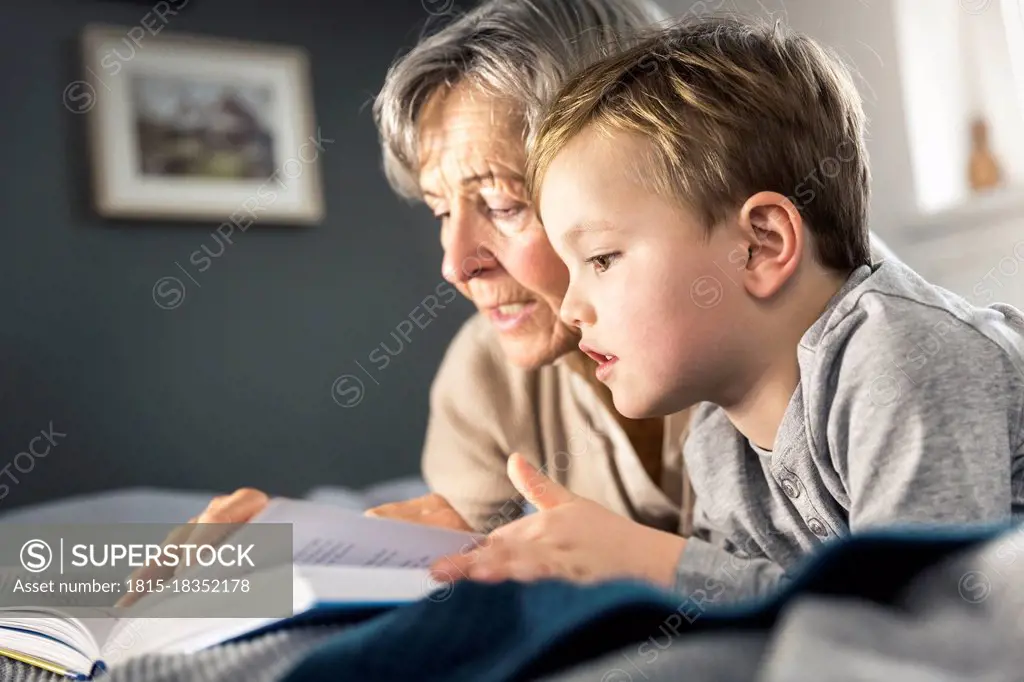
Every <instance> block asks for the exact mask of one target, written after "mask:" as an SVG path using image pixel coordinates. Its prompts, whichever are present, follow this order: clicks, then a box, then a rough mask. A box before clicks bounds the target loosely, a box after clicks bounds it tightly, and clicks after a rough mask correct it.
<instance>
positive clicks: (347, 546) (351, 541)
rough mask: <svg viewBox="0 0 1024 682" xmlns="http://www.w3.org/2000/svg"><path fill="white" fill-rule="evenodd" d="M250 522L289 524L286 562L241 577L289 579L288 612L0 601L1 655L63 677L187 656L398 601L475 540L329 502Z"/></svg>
mask: <svg viewBox="0 0 1024 682" xmlns="http://www.w3.org/2000/svg"><path fill="white" fill-rule="evenodd" d="M259 523H290V524H291V525H292V532H293V535H292V538H293V544H292V563H283V564H280V565H277V566H273V567H269V568H261V569H258V570H255V571H253V572H251V573H249V574H246V575H244V576H242V577H243V578H244V579H246V580H248V581H249V583H248V584H249V585H251V586H252V589H254V590H255V589H257V588H258V587H259V586H260V585H271V584H273V585H281V584H282V582H281V581H283V580H290V581H292V611H291V614H290V615H286V616H282V617H237V618H232V617H224V618H221V617H211V618H196V617H184V616H182V617H179V616H177V615H175V614H187V613H188V612H189V611H188V603H189V600H190V599H191V600H196V599H200V598H201V599H203V600H204V602H203V606H204V611H206V612H209V611H210V610H211V608H212V609H213V610H214V611H216V602H213V603H212V604H211V602H210V601H208V600H216V599H218V598H220V599H227V598H228V595H217V594H204V595H198V594H192V595H189V594H175V595H172V596H166V595H153V594H151V595H148V596H146V597H143V598H142V599H141V600H139V602H138V603H137V604H135V605H133V606H132V607H131V609H130V612H131V616H125V615H124V613H125V609H118V608H114V606H113V604H111V607H110V608H100V607H90V608H89V609H85V610H84V612H85V613H87V614H89V615H86V616H83V615H81V614H82V613H83V609H80V608H79V609H69V608H65V609H62V608H60V607H53V606H46V607H33V608H13V607H4V608H0V655H4V656H8V657H10V658H14V659H17V660H21V661H24V662H26V663H29V664H32V665H35V666H38V667H40V668H44V669H47V670H50V671H52V672H57V673H60V674H63V675H67V676H69V677H74V678H77V679H89V678H91V677H92V676H93V675H94V674H95V673H96V672H98V671H99V670H103V669H106V668H110V667H112V666H114V665H117V664H118V663H120V662H123V661H126V660H128V659H130V658H134V657H136V656H140V655H143V654H148V653H180V652H185V653H187V652H193V651H198V650H200V649H204V648H206V647H210V646H214V645H216V644H220V643H223V642H227V641H230V640H233V639H237V638H241V637H246V636H252V635H253V634H256V633H258V632H262V631H265V630H269V629H273V628H275V627H280V626H282V625H284V624H287V623H288V622H292V621H294V620H297V619H304V618H305V619H308V618H313V617H317V616H322V615H325V614H327V615H330V614H332V613H334V614H336V613H337V612H338V611H340V610H364V609H371V608H372V609H380V608H389V607H393V606H398V605H401V604H405V603H409V602H412V601H416V600H418V599H420V598H422V597H425V596H427V595H428V594H430V593H432V592H434V591H435V590H437V589H439V588H441V587H442V586H441V585H439V584H438V583H436V582H434V581H433V580H432V579H431V578H430V576H429V573H428V571H427V568H428V567H429V566H430V564H431V563H433V562H434V561H435V560H436V559H438V558H440V557H442V556H445V555H448V554H455V553H457V552H459V551H461V550H463V549H464V548H466V547H468V546H472V545H473V544H474V543H475V542H476V541H477V540H478V539H479V536H477V535H474V534H471V533H463V532H459V531H453V530H447V529H442V528H432V527H429V526H422V525H417V524H412V523H406V522H402V521H392V520H388V519H378V518H371V517H366V516H364V515H362V514H361V513H359V512H354V511H349V510H345V509H340V508H337V507H332V506H329V505H324V504H319V503H315V502H306V501H301V500H290V499H284V498H276V499H274V500H271V502H270V504H269V505H268V506H267V508H266V509H265V510H264V511H263V512H261V513H260V514H259V515H257V516H256V517H255V518H253V519H252V521H251V522H250V525H249V527H252V526H253V525H254V524H259ZM247 529H248V527H246V526H243V527H242V528H241V529H240V530H238V531H236V532H235V533H234V534H233V535H232V536H231V540H232V541H235V540H236V539H238V538H242V537H244V535H243V534H244V533H245V532H246V530H247ZM190 570H191V569H190ZM186 575H188V574H186ZM19 577H20V578H24V577H25V573H24V572H21V573H20V574H17V573H11V572H8V573H6V574H4V575H3V576H2V577H0V587H2V586H3V585H4V583H5V582H7V581H10V580H16V579H18V578H19ZM228 579H239V577H238V576H236V577H234V578H228ZM8 589H9V588H8ZM111 601H113V599H111ZM193 603H195V602H194V601H193ZM225 603H226V602H225ZM66 606H67V607H74V606H76V602H75V601H74V595H68V599H67V602H66ZM69 612H73V613H75V614H76V615H75V616H72V615H70V613H69ZM119 616H120V617H119Z"/></svg>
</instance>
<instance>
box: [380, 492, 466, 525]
mask: <svg viewBox="0 0 1024 682" xmlns="http://www.w3.org/2000/svg"><path fill="white" fill-rule="evenodd" d="M366 515H367V516H374V517H377V518H384V519H396V520H398V521H410V522H412V523H422V524H424V525H426V526H437V527H438V528H451V529H453V530H464V531H472V530H473V529H472V528H470V526H469V524H468V523H466V522H465V520H463V518H462V517H461V516H459V512H457V511H455V508H454V507H452V506H451V505H450V504H448V500H446V499H444V498H443V497H442V496H440V495H438V494H437V493H430V494H428V495H422V496H420V497H414V498H412V499H411V500H403V501H401V502H392V503H390V504H382V505H380V506H379V507H373V508H372V509H367V510H366Z"/></svg>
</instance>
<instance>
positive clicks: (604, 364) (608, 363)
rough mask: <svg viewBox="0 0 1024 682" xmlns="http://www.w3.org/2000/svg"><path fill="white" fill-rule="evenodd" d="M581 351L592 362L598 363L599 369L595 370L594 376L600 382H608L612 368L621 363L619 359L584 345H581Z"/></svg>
mask: <svg viewBox="0 0 1024 682" xmlns="http://www.w3.org/2000/svg"><path fill="white" fill-rule="evenodd" d="M580 350H581V351H583V352H584V353H586V354H587V355H588V356H589V357H590V359H591V360H593V361H594V362H596V363H597V369H595V370H594V376H595V377H597V380H598V381H606V380H607V379H608V376H609V374H611V371H612V367H613V366H614V365H615V363H617V362H618V361H619V358H618V357H616V356H614V355H610V354H608V353H602V352H600V351H597V350H594V349H593V348H591V347H590V346H587V345H586V344H583V343H581V344H580Z"/></svg>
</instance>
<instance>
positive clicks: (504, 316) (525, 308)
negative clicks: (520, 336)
mask: <svg viewBox="0 0 1024 682" xmlns="http://www.w3.org/2000/svg"><path fill="white" fill-rule="evenodd" d="M536 308H537V302H536V301H524V302H518V303H503V304H501V305H496V306H493V307H491V308H488V309H487V315H488V316H489V317H490V318H491V322H492V323H493V324H494V326H495V327H497V328H498V329H499V330H500V331H503V332H508V331H512V330H513V329H516V328H517V327H518V326H519V325H521V324H522V323H523V322H525V321H526V320H527V319H528V318H529V317H530V316H531V315H533V311H534V310H535V309H536Z"/></svg>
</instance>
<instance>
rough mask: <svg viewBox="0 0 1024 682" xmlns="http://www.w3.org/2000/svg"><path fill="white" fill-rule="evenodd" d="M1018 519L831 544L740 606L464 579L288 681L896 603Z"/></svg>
mask: <svg viewBox="0 0 1024 682" xmlns="http://www.w3.org/2000/svg"><path fill="white" fill-rule="evenodd" d="M1011 528H1013V526H1008V525H1000V526H983V527H982V526H977V527H962V528H956V529H950V528H945V529H921V528H918V529H914V530H895V529H890V530H887V531H878V532H874V533H867V534H862V535H860V536H857V537H854V538H847V539H844V540H838V541H834V542H832V543H830V544H827V545H825V546H824V547H823V549H822V551H820V552H819V553H818V554H816V555H813V556H812V557H810V559H809V560H808V561H807V562H806V563H805V564H804V566H803V567H802V568H801V570H799V571H798V572H796V573H795V577H794V580H793V582H792V583H791V584H789V585H788V586H787V587H786V589H785V590H783V591H780V592H778V593H776V594H774V595H771V596H770V597H766V598H764V599H760V600H757V601H750V602H746V603H742V604H733V605H723V606H718V607H715V606H710V607H707V608H706V609H703V610H694V609H693V608H692V607H693V601H692V600H690V599H689V597H688V596H686V595H677V594H671V593H668V592H665V591H661V590H658V589H655V588H654V587H652V586H649V585H646V584H642V583H638V582H631V581H615V582H608V583H603V584H599V585H593V586H580V585H573V584H570V583H567V582H563V581H554V580H548V581H541V582H536V583H529V584H523V583H516V582H505V583H500V584H482V583H472V582H464V583H459V584H458V585H456V586H455V587H454V589H451V590H450V594H449V593H435V594H434V595H432V596H431V598H428V599H424V600H422V601H419V602H416V603H415V604H411V605H409V606H406V607H402V608H399V609H395V610H392V611H389V612H387V613H384V614H382V615H379V616H376V617H374V618H371V619H370V620H367V621H365V622H363V623H360V624H358V625H356V626H354V627H351V628H349V629H347V630H345V631H343V632H341V633H339V634H337V635H335V636H333V637H330V638H329V639H327V640H326V641H324V642H323V643H321V644H320V645H319V646H317V647H316V648H315V649H314V650H313V651H312V652H311V653H310V654H309V655H308V656H306V657H305V658H304V659H303V660H302V661H301V662H300V663H299V664H298V665H297V666H296V667H295V668H293V669H292V671H291V672H290V673H289V674H288V675H286V676H285V678H284V679H285V681H286V682H310V681H318V680H324V681H325V682H326V681H327V680H336V679H339V675H342V674H343V675H344V677H345V679H356V680H363V679H366V680H379V681H381V682H388V681H392V680H393V681H394V682H406V681H407V680H411V679H415V680H420V681H422V682H431V681H434V680H438V681H440V680H446V681H449V682H462V681H465V682H479V681H480V680H488V681H493V682H512V681H513V680H525V679H532V678H536V677H539V676H542V675H545V674H550V673H552V672H554V671H558V670H562V669H565V668H567V667H569V666H572V665H575V664H578V663H581V662H584V661H588V660H591V659H593V658H595V657H597V656H599V655H601V654H603V653H607V652H609V651H614V650H616V649H618V648H621V647H623V646H626V645H629V644H631V643H637V642H642V641H644V640H646V639H648V638H650V637H651V636H657V637H661V638H664V637H665V636H679V637H686V636H689V635H691V634H694V633H698V632H708V631H711V630H715V629H722V628H727V629H729V630H731V631H737V630H743V629H758V630H764V629H768V628H771V626H772V624H773V623H774V622H775V620H776V619H777V618H778V616H779V614H780V612H781V611H782V609H783V608H784V607H785V606H786V605H787V604H788V603H789V602H791V601H792V600H794V599H796V598H797V597H799V596H800V595H806V594H818V595H840V596H847V597H851V598H857V599H861V600H867V601H871V602H876V603H880V604H886V603H890V602H891V601H892V600H895V599H896V598H897V597H898V595H899V594H900V593H901V592H902V591H903V589H904V588H905V587H906V586H907V584H908V583H909V582H910V581H911V580H912V579H913V578H914V577H915V576H916V575H918V574H919V573H921V572H922V571H924V570H925V569H927V568H929V567H931V566H933V565H935V564H936V563H937V562H939V561H941V560H942V559H945V558H947V557H949V556H951V555H953V554H955V553H958V552H960V551H963V550H966V549H968V548H971V547H974V546H977V545H979V544H980V543H983V542H986V541H988V540H991V539H993V538H995V537H997V536H998V535H1000V534H1001V533H1006V532H1009V531H1010V530H1011Z"/></svg>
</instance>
